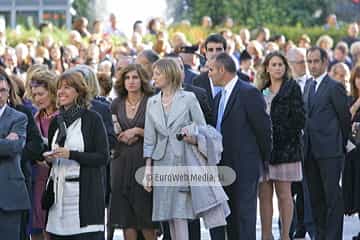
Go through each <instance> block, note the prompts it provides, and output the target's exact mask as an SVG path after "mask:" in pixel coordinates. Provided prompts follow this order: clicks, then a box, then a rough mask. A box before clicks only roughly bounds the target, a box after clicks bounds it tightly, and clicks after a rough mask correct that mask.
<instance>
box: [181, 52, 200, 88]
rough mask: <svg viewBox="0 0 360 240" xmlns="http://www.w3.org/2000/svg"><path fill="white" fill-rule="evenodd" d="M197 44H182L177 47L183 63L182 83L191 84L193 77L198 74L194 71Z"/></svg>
mask: <svg viewBox="0 0 360 240" xmlns="http://www.w3.org/2000/svg"><path fill="white" fill-rule="evenodd" d="M198 49H199V46H197V45H195V46H182V47H180V49H179V56H180V58H181V59H182V62H183V63H184V72H185V78H184V83H186V84H192V82H193V79H194V78H195V77H197V76H199V72H197V71H195V69H196V68H197V58H198V55H197V53H196V51H198Z"/></svg>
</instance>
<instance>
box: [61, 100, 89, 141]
mask: <svg viewBox="0 0 360 240" xmlns="http://www.w3.org/2000/svg"><path fill="white" fill-rule="evenodd" d="M84 111H85V108H84V107H81V106H80V105H75V104H74V105H72V106H71V107H70V108H69V109H67V110H65V108H64V107H61V108H60V114H59V115H58V118H57V122H58V126H59V133H58V136H57V138H56V141H55V143H56V144H58V145H59V146H60V147H64V144H65V140H66V128H67V127H69V126H70V125H71V124H72V123H73V122H75V121H76V120H77V119H78V118H80V117H81V116H82V114H83V113H84Z"/></svg>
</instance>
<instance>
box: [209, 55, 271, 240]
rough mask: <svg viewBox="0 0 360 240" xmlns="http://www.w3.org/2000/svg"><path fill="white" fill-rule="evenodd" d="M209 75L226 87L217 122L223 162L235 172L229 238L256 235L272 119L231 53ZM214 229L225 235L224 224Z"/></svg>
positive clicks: (215, 233) (235, 239)
mask: <svg viewBox="0 0 360 240" xmlns="http://www.w3.org/2000/svg"><path fill="white" fill-rule="evenodd" d="M209 76H210V78H211V79H212V81H213V82H214V85H216V86H221V87H222V88H223V90H222V91H221V93H219V94H218V95H217V96H216V98H215V105H214V111H213V115H214V122H213V125H214V126H216V128H217V129H218V131H220V132H221V134H222V135H223V146H224V151H223V153H222V160H221V162H220V164H221V165H224V166H228V167H231V168H232V169H233V170H234V171H235V172H236V180H235V182H234V183H233V184H232V185H230V186H229V187H225V191H226V193H227V194H228V196H229V205H230V209H231V214H230V216H229V217H228V219H227V223H228V225H227V227H226V232H227V237H228V238H227V239H229V240H242V239H246V240H255V239H256V206H257V205H256V204H257V190H258V181H259V176H260V170H261V169H267V168H268V167H267V166H268V163H269V161H270V153H271V147H272V140H271V121H270V117H269V115H268V114H267V113H266V104H265V101H264V98H263V96H262V94H261V93H260V92H259V91H258V90H257V89H256V88H255V87H253V86H251V85H250V84H248V83H245V82H244V81H241V80H239V79H238V77H237V75H236V66H235V63H234V61H233V59H232V57H231V56H230V55H228V54H227V53H221V54H219V55H217V56H216V57H215V59H214V61H213V63H212V64H211V65H210V70H209ZM222 229H223V231H222V233H221V228H216V229H211V230H210V231H211V234H212V237H211V239H212V240H217V239H225V238H224V235H225V234H224V232H225V231H224V228H222Z"/></svg>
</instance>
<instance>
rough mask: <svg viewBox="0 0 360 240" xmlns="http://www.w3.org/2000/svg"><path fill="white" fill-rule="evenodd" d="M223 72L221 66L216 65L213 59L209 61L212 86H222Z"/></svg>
mask: <svg viewBox="0 0 360 240" xmlns="http://www.w3.org/2000/svg"><path fill="white" fill-rule="evenodd" d="M223 74H224V71H223V69H222V68H220V67H218V66H217V64H216V62H215V61H214V60H212V61H210V63H209V77H210V78H211V81H212V82H213V84H214V86H223V81H222V80H223V79H222V78H223Z"/></svg>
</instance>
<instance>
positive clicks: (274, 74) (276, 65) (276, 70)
mask: <svg viewBox="0 0 360 240" xmlns="http://www.w3.org/2000/svg"><path fill="white" fill-rule="evenodd" d="M266 68H267V72H268V73H269V75H270V79H271V80H279V79H282V78H283V77H284V75H285V68H286V67H285V64H284V62H283V60H282V59H281V58H280V57H278V56H274V57H272V58H271V59H270V61H269V64H268V65H267V67H266Z"/></svg>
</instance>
